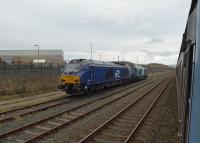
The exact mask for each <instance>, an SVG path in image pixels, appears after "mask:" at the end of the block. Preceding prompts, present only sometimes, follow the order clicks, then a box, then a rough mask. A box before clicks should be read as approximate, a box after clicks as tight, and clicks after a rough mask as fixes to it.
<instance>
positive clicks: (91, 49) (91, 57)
mask: <svg viewBox="0 0 200 143" xmlns="http://www.w3.org/2000/svg"><path fill="white" fill-rule="evenodd" d="M90 48H91V49H90V52H91V53H90V54H91V55H90V59H91V60H92V48H93V47H92V43H91V44H90Z"/></svg>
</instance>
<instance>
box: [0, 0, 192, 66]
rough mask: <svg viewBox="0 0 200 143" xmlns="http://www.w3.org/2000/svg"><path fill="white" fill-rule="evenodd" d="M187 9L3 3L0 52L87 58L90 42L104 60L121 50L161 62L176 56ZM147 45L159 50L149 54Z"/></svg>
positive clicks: (178, 5) (184, 5)
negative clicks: (33, 51)
mask: <svg viewBox="0 0 200 143" xmlns="http://www.w3.org/2000/svg"><path fill="white" fill-rule="evenodd" d="M189 5H190V1H189V0H177V1H174V0H168V1H160V0H154V1H149V0H135V1H133V0H126V1H121V0H95V1H93V0H84V1H83V0H57V1H55V0H42V1H41V0H29V1H27V0H18V1H13V0H6V1H3V2H1V5H0V17H1V18H0V31H1V32H0V49H33V48H34V47H33V45H34V44H35V43H38V44H40V45H41V46H40V47H41V48H43V49H63V50H64V51H65V55H71V57H85V58H89V57H90V55H89V54H87V53H88V51H89V49H90V47H89V44H90V43H93V44H94V52H96V53H103V54H104V55H107V56H104V59H106V60H112V57H111V56H110V54H109V53H110V51H117V52H116V53H114V54H115V55H114V54H113V57H117V56H118V55H120V53H121V52H122V51H127V52H126V55H127V56H130V57H133V56H135V55H134V54H135V53H137V49H140V51H141V52H142V53H143V54H151V55H155V56H156V55H161V56H163V58H164V57H166V55H167V56H170V55H174V54H175V55H177V54H178V52H177V51H179V47H178V45H179V44H180V42H181V37H182V33H183V31H184V28H185V23H186V19H187V13H188V10H189ZM169 7H170V10H169ZM152 37H153V38H152ZM149 38H151V39H150V40H149ZM147 43H149V44H147ZM151 43H156V44H157V45H156V46H159V47H163V48H162V50H161V51H158V50H152V51H153V52H151V50H149V48H152V47H151ZM168 47H171V48H174V49H176V50H173V49H169V50H168V51H166V50H165V48H168ZM143 49H144V50H143ZM145 50H146V51H145ZM102 51H104V52H105V53H104V52H102ZM106 53H108V54H106ZM129 53H131V54H132V55H128V54H129ZM164 53H166V54H164ZM73 55H74V56H73ZM173 62H174V63H175V62H176V59H174V61H173ZM166 63H167V62H166Z"/></svg>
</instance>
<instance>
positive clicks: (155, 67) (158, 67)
mask: <svg viewBox="0 0 200 143" xmlns="http://www.w3.org/2000/svg"><path fill="white" fill-rule="evenodd" d="M147 67H148V71H149V72H150V73H155V72H165V71H173V70H174V68H175V67H172V66H168V65H164V64H159V63H151V64H148V65H147Z"/></svg>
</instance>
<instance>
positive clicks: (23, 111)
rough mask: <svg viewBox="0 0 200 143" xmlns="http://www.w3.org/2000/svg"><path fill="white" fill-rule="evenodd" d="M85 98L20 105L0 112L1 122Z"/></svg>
mask: <svg viewBox="0 0 200 143" xmlns="http://www.w3.org/2000/svg"><path fill="white" fill-rule="evenodd" d="M155 79H156V78H154V79H149V80H155ZM145 82H147V81H142V82H140V83H136V84H133V85H130V86H128V87H125V88H123V89H121V90H118V91H116V92H114V93H112V94H109V95H107V96H106V97H109V96H112V95H115V94H116V93H119V92H123V91H125V90H127V89H130V88H133V87H135V86H138V85H141V84H143V83H145ZM83 98H87V97H83ZM83 98H76V99H70V98H67V99H66V97H62V98H60V99H56V100H53V101H47V102H45V103H40V104H37V105H32V106H29V107H20V108H17V109H14V110H11V111H8V112H3V113H0V123H3V122H6V121H11V120H14V119H15V117H16V116H17V117H24V116H27V115H30V114H33V113H37V112H40V111H44V110H47V109H51V108H54V107H57V106H61V105H64V104H68V103H70V102H75V101H77V100H82V99H83ZM102 98H104V97H102Z"/></svg>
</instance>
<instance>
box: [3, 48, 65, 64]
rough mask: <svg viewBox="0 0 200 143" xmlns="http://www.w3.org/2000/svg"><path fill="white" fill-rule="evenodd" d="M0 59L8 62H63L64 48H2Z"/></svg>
mask: <svg viewBox="0 0 200 143" xmlns="http://www.w3.org/2000/svg"><path fill="white" fill-rule="evenodd" d="M0 60H1V61H4V62H6V63H16V62H20V63H63V62H64V53H63V51H62V50H39V51H38V50H0Z"/></svg>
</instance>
